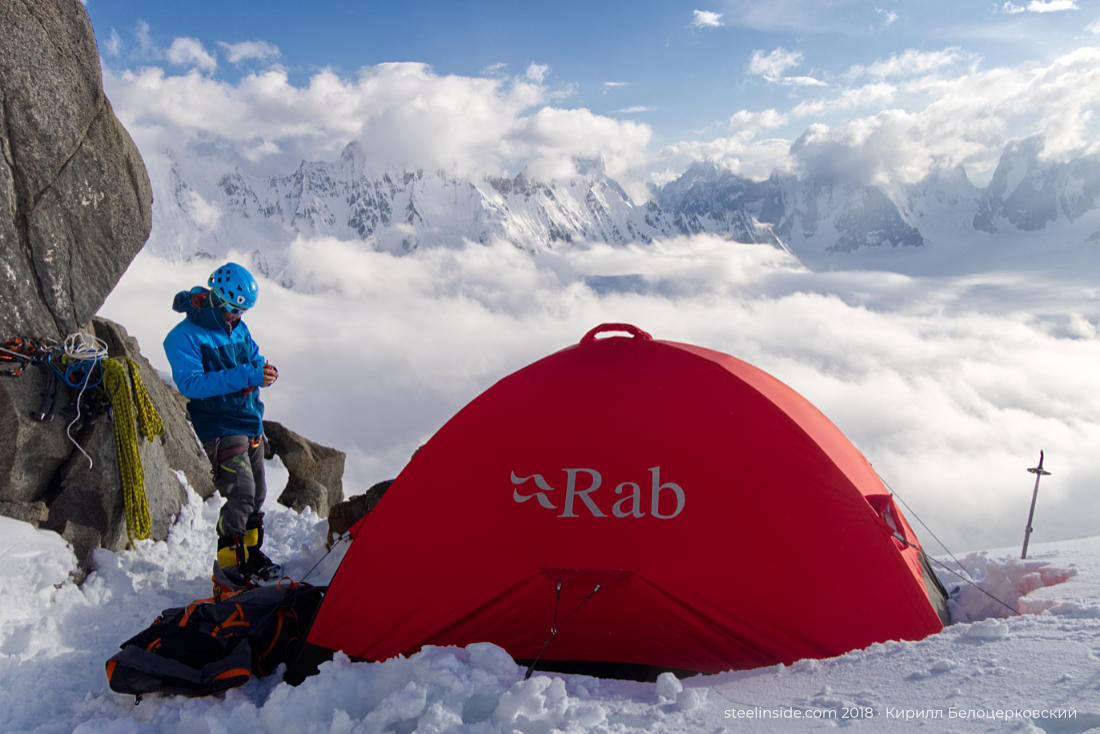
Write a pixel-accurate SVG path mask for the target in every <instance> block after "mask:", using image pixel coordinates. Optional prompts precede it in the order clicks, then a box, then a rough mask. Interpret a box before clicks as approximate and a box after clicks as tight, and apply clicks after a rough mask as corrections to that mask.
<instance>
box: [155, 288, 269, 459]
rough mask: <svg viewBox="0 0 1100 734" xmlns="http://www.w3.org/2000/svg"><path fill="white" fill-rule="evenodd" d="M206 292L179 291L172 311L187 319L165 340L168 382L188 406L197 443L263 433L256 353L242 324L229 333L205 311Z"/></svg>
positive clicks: (213, 312)
mask: <svg viewBox="0 0 1100 734" xmlns="http://www.w3.org/2000/svg"><path fill="white" fill-rule="evenodd" d="M208 293H209V291H207V290H206V289H205V288H199V287H196V288H192V289H191V290H190V291H180V292H179V293H177V294H176V297H175V299H174V300H173V301H172V310H173V311H179V312H181V313H184V314H186V318H185V319H184V320H183V321H181V322H179V323H178V324H176V326H175V327H174V328H173V329H172V330H171V331H170V332H168V336H167V337H165V339H164V353H165V354H166V355H167V356H168V362H169V364H171V365H172V379H173V380H174V381H175V383H176V387H177V388H178V389H179V391H180V392H181V393H182V394H183V395H184V396H185V397H187V398H190V401H189V402H188V403H187V412H188V413H189V414H190V415H191V424H192V425H193V426H194V428H195V433H196V434H198V437H199V440H201V441H204V442H205V441H209V440H210V439H212V438H220V437H222V436H234V435H245V436H259V435H261V434H262V433H263V430H264V428H263V417H264V404H263V403H262V402H260V391H259V390H257V389H256V388H258V387H259V386H260V385H262V384H263V381H264V370H263V368H264V364H265V362H266V360H265V359H264V358H263V357H262V356H260V350H259V347H257V346H256V342H254V341H252V335H251V334H250V333H249V331H248V327H247V326H245V325H244V322H243V321H240V322H238V323H237V325H236V327H234V328H233V329H232V330H230V328H229V326H228V325H227V324H226V323H225V322H224V321H223V320H222V315H221V310H220V309H217V308H211V307H209V306H208V305H207V295H208Z"/></svg>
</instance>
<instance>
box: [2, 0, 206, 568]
mask: <svg viewBox="0 0 1100 734" xmlns="http://www.w3.org/2000/svg"><path fill="white" fill-rule="evenodd" d="M0 18H3V30H2V32H0V340H3V339H8V338H11V337H16V336H22V337H27V336H30V337H35V338H45V339H47V340H54V341H56V342H57V343H60V342H61V340H62V339H63V337H65V336H66V335H68V334H70V333H74V332H77V331H85V332H89V331H90V330H91V329H92V328H94V330H95V332H96V334H97V335H98V336H99V337H100V338H101V339H103V340H104V341H105V342H106V343H107V344H108V345H109V356H110V357H122V356H128V357H130V358H132V359H134V360H135V361H136V362H137V363H138V364H139V371H140V374H141V379H142V382H143V383H144V385H145V387H146V389H147V391H148V392H149V394H150V397H151V399H152V401H153V403H154V405H155V406H156V408H157V409H158V411H159V412H160V414H161V416H162V418H163V420H164V422H165V424H166V427H167V432H166V434H165V435H163V436H161V437H159V438H157V439H154V440H152V441H139V451H140V454H141V460H142V465H143V467H144V473H145V491H146V496H147V498H148V505H149V511H150V516H151V524H152V535H153V537H154V538H158V539H162V538H165V537H166V536H167V533H168V528H169V526H170V525H171V523H172V521H173V520H174V518H175V517H176V514H177V513H178V511H179V507H180V504H181V503H182V502H183V501H185V499H186V496H185V489H184V484H183V482H182V481H181V476H180V475H177V471H179V472H181V473H182V476H183V477H185V478H186V480H187V482H188V483H190V484H191V486H193V487H194V488H195V489H196V490H197V491H198V492H199V494H201V495H203V496H209V495H210V494H211V493H212V492H213V484H212V482H211V480H210V476H209V468H208V466H207V464H206V461H205V459H204V457H203V455H202V453H201V450H200V449H199V446H198V444H197V441H196V440H195V438H194V434H193V432H192V431H191V428H190V426H189V425H188V423H187V420H186V416H185V413H184V410H183V406H182V404H181V402H180V399H179V396H178V395H176V394H175V392H174V391H173V390H171V389H170V388H169V387H168V386H167V385H166V384H164V382H163V381H162V380H161V379H160V377H159V376H158V375H157V374H156V372H155V371H154V370H153V368H152V367H151V366H150V365H149V363H148V362H147V361H145V359H144V358H142V356H141V354H140V351H139V350H138V346H137V343H136V342H135V341H134V340H133V339H131V338H130V337H129V336H128V335H127V334H126V332H125V330H124V329H122V327H120V326H118V325H117V324H112V323H110V322H108V321H103V320H99V319H96V320H95V321H94V323H93V322H92V321H91V320H92V317H93V316H94V314H95V312H96V311H97V310H98V309H99V307H100V306H101V305H102V303H103V300H104V299H105V298H106V297H107V294H108V293H110V292H111V289H112V288H114V286H115V284H116V283H117V282H118V279H119V277H120V276H121V275H122V273H123V272H124V271H125V270H126V267H127V266H128V265H129V263H130V261H131V260H132V259H133V257H134V255H136V254H137V252H138V251H139V250H140V249H141V247H142V246H143V245H144V243H145V240H146V238H147V237H148V236H149V230H150V226H151V217H150V213H151V210H152V193H151V190H150V188H149V178H148V175H147V174H146V171H145V166H144V164H143V163H142V161H141V157H140V155H139V154H138V151H137V149H136V147H135V146H134V143H133V141H132V140H131V139H130V136H129V135H128V134H127V132H126V131H125V130H124V129H123V127H122V125H121V123H120V122H119V121H118V119H117V118H116V117H115V115H114V112H113V111H112V110H111V105H110V103H109V102H108V101H107V98H106V97H105V96H104V94H103V87H102V80H101V78H100V67H99V56H98V53H97V50H96V42H95V37H94V36H93V34H92V27H91V23H90V22H89V20H88V15H87V13H86V12H85V11H84V7H83V5H81V4H80V3H78V2H75V1H73V0H0ZM39 356H40V355H39ZM50 369H51V368H50V367H49V366H47V365H46V364H45V363H43V362H42V361H41V359H39V361H38V362H37V363H34V364H31V365H29V366H27V368H26V369H25V370H24V371H23V374H22V375H21V376H4V377H0V425H2V426H3V428H2V429H0V430H2V435H3V440H0V513H3V514H5V515H9V516H12V517H17V518H19V519H21V520H24V521H26V522H31V523H34V524H36V525H41V526H43V527H48V528H53V529H55V530H57V531H58V532H59V533H61V534H62V535H63V536H64V537H65V538H66V539H68V540H69V541H70V542H71V543H72V544H73V546H74V550H75V551H76V553H77V557H78V559H79V560H80V561H81V564H82V566H83V567H84V568H85V569H87V568H88V564H89V560H90V557H91V552H92V551H93V550H94V549H95V548H97V547H101V546H102V547H106V548H110V549H115V550H117V549H120V548H122V547H123V546H124V545H125V544H126V543H127V541H128V535H127V532H126V524H125V512H124V509H123V498H122V490H121V482H120V479H119V469H118V458H117V450H116V445H115V437H114V426H113V424H112V420H111V417H110V415H109V413H108V411H107V409H106V406H107V402H106V398H105V397H104V394H103V391H102V390H100V389H94V388H93V389H87V390H84V391H80V390H75V389H72V388H69V387H66V386H64V385H62V386H61V387H60V388H59V389H58V390H57V391H56V394H57V396H58V401H57V410H56V411H52V410H43V407H44V405H45V403H44V399H43V398H44V396H47V395H49V394H50V393H51V391H50V390H48V389H47V388H48V385H49V384H50V378H49V376H50V375H51V371H50ZM5 371H8V370H5ZM42 413H46V414H47V415H37V416H36V414H42ZM48 415H52V419H51V420H38V419H36V417H41V418H46V417H48ZM85 454H87V456H85Z"/></svg>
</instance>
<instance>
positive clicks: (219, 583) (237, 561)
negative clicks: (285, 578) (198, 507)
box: [212, 535, 256, 599]
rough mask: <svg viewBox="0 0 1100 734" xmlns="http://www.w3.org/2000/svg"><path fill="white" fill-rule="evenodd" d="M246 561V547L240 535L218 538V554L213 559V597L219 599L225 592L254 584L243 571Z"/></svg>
mask: <svg viewBox="0 0 1100 734" xmlns="http://www.w3.org/2000/svg"><path fill="white" fill-rule="evenodd" d="M247 563H248V548H247V547H246V546H245V545H244V543H243V542H242V541H241V536H239V535H231V536H229V537H219V538H218V555H217V558H216V559H215V561H214V576H213V579H212V580H213V582H214V598H215V599H220V598H221V596H222V594H224V593H226V592H233V591H240V590H241V589H247V588H250V587H253V586H256V583H255V582H254V581H252V579H251V578H249V576H248V574H247V573H246V572H245V570H244V569H245V566H246V565H247Z"/></svg>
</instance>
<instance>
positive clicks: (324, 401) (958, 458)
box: [102, 236, 1100, 551]
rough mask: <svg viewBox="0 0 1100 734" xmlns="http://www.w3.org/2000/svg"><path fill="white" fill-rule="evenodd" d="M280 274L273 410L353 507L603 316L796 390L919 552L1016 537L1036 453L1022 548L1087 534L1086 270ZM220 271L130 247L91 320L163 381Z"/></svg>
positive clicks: (313, 254)
mask: <svg viewBox="0 0 1100 734" xmlns="http://www.w3.org/2000/svg"><path fill="white" fill-rule="evenodd" d="M234 256H235V257H237V259H238V260H239V261H240V262H242V263H245V264H248V263H249V257H250V256H249V255H248V254H245V253H238V254H236V255H234ZM285 258H286V271H285V272H286V273H287V275H289V276H291V277H292V279H293V288H288V287H285V286H284V285H281V284H279V283H276V282H273V281H269V280H266V279H264V280H261V286H260V287H261V291H260V293H261V295H260V300H259V303H258V305H257V307H256V308H255V309H254V311H253V312H252V313H250V314H249V315H248V317H247V321H248V323H249V326H250V328H251V330H252V333H253V335H254V336H255V338H256V340H257V341H258V342H259V344H260V346H261V351H262V352H263V353H264V354H265V356H267V357H268V359H269V360H270V361H271V362H272V363H274V364H276V365H277V366H278V368H279V370H280V375H281V377H280V380H279V382H278V383H277V384H276V385H275V386H274V387H272V388H270V389H268V390H266V391H265V395H264V400H265V403H266V405H267V409H268V417H269V418H271V419H274V420H278V421H280V422H282V423H284V424H286V425H288V426H289V427H291V428H293V429H294V430H296V431H298V432H300V433H303V434H305V435H307V436H309V437H310V438H312V439H314V440H316V441H319V442H321V443H324V444H327V445H331V446H335V447H337V448H339V449H341V450H344V451H346V452H347V453H348V463H347V473H346V475H345V493H346V494H348V495H351V494H355V493H358V492H362V491H364V490H365V489H366V488H367V487H368V486H370V484H372V483H374V482H376V481H379V480H381V479H386V478H389V477H392V476H395V475H396V474H397V472H399V471H400V469H401V468H402V466H404V464H405V463H406V462H407V460H408V458H409V456H410V455H411V454H412V452H413V451H414V450H415V449H416V448H417V447H418V446H419V445H420V444H421V443H423V442H424V441H425V440H426V439H427V438H429V437H430V436H431V435H432V433H433V432H434V431H435V430H437V429H438V428H439V427H440V426H441V425H442V424H443V423H444V422H445V421H446V420H448V419H449V418H450V417H451V416H452V415H453V414H454V413H455V412H456V411H458V410H459V409H460V408H461V407H462V406H464V405H465V404H466V403H467V402H469V401H470V400H472V399H473V398H474V397H476V396H477V395H478V394H480V393H481V392H482V391H483V390H485V389H486V388H488V387H489V386H490V385H492V384H493V383H494V382H496V381H497V380H498V379H500V378H502V377H504V376H505V375H507V374H509V373H511V372H513V371H515V370H517V369H520V368H521V367H523V366H525V365H527V364H529V363H531V362H533V361H535V360H537V359H539V358H541V357H543V356H545V355H547V354H550V353H552V352H554V351H556V350H558V349H561V348H564V347H567V346H569V345H572V344H574V343H576V342H577V341H578V340H579V339H580V338H581V336H583V335H584V334H585V332H587V331H588V330H589V329H591V328H592V327H593V326H596V325H597V324H600V323H602V322H629V323H633V324H636V325H637V326H639V327H641V328H643V329H645V330H647V331H649V332H650V333H652V334H653V335H654V337H655V338H658V339H666V340H671V341H682V342H688V343H692V344H698V345H701V346H704V347H708V348H711V349H716V350H719V351H723V352H726V353H729V354H732V355H734V356H736V357H739V358H741V359H744V360H746V361H748V362H750V363H752V364H754V365H756V366H758V367H760V368H762V369H764V370H766V371H768V372H770V373H771V374H773V375H775V376H776V377H778V378H779V379H781V380H783V381H784V382H786V383H787V384H788V385H790V386H791V387H793V388H794V389H795V390H797V391H798V392H799V393H801V394H802V395H804V396H805V397H806V398H807V399H809V400H810V401H811V402H812V403H814V404H815V405H816V406H817V407H818V408H819V409H821V410H822V412H824V413H825V415H827V416H828V417H829V418H830V419H832V420H833V422H835V423H836V424H837V425H838V426H839V427H840V428H841V430H843V431H844V432H845V433H846V434H847V435H848V437H849V438H850V439H851V440H852V441H853V442H854V443H855V445H856V446H857V447H858V448H859V449H860V450H861V451H862V452H863V453H864V455H865V456H866V457H867V458H868V459H869V460H870V461H871V463H872V464H873V465H874V467H875V468H876V470H877V471H878V472H879V474H880V475H881V476H882V478H883V479H884V480H885V481H886V482H887V483H888V485H889V486H890V487H891V488H892V489H893V490H895V491H896V492H897V493H898V495H899V496H900V497H901V499H902V500H903V501H904V502H905V503H906V504H907V505H908V506H909V507H910V508H911V509H910V512H911V515H910V520H911V521H912V522H913V523H914V525H916V529H917V532H918V534H920V535H921V536H922V537H923V538H924V539H925V540H926V541H928V542H929V543H930V545H933V546H935V544H934V543H933V542H932V540H931V538H930V537H929V535H930V531H929V529H930V530H931V531H932V532H934V533H935V534H936V535H937V536H939V537H940V538H941V539H942V540H943V541H944V542H945V543H946V544H947V546H948V547H949V548H950V549H951V550H953V551H965V550H973V549H979V548H987V547H1000V546H1007V545H1013V544H1016V543H1018V542H1019V541H1020V540H1021V539H1022V535H1023V529H1024V525H1025V520H1026V517H1027V511H1028V504H1029V502H1030V499H1031V494H1032V483H1033V479H1034V477H1033V475H1032V474H1029V473H1027V472H1026V469H1027V468H1028V467H1031V466H1034V465H1035V464H1036V462H1037V461H1038V458H1039V452H1040V450H1043V451H1045V452H1046V467H1047V468H1048V469H1049V470H1051V471H1052V472H1053V474H1052V475H1051V476H1049V477H1046V478H1044V480H1043V483H1042V487H1041V491H1040V498H1039V505H1038V510H1037V513H1036V519H1035V523H1034V525H1035V527H1036V531H1035V532H1036V536H1035V537H1036V539H1041V540H1054V539H1060V538H1069V537H1077V536H1081V535H1086V534H1089V533H1094V532H1095V526H1094V521H1095V518H1094V517H1092V516H1091V515H1090V514H1089V513H1088V512H1086V511H1085V510H1086V509H1088V508H1094V507H1095V506H1096V503H1095V494H1096V491H1097V489H1098V488H1097V477H1100V371H1098V370H1097V369H1096V367H1097V365H1098V364H1100V341H1098V339H1097V323H1098V322H1100V307H1098V305H1097V299H1096V295H1097V294H1096V289H1095V288H1094V287H1093V286H1092V284H1091V283H1089V282H1088V279H1087V277H1086V276H1085V275H1083V274H1078V273H1083V272H1086V271H1080V270H1076V271H1071V272H1062V273H1049V272H1048V273H1043V274H1040V275H1036V274H1034V273H1029V272H1027V270H1026V266H1024V265H1021V266H1019V267H1016V268H1013V267H1011V263H1007V264H1004V265H1005V267H1003V268H1001V269H991V270H989V272H986V273H982V274H969V275H921V276H912V275H902V274H898V273H889V272H884V271H877V270H858V269H853V270H844V271H827V272H814V271H813V270H810V269H809V268H807V267H806V266H804V265H803V264H802V263H801V262H800V261H799V260H797V259H796V258H795V257H794V256H792V255H790V254H787V253H785V252H782V251H780V250H777V249H775V248H772V247H769V246H764V245H741V244H735V243H731V242H729V241H726V240H723V239H721V238H718V237H711V236H697V237H686V238H679V239H674V240H668V241H661V242H654V243H652V244H649V245H637V246H629V247H611V246H606V245H579V246H575V247H573V248H571V249H568V250H566V251H563V252H558V253H543V254H540V255H535V256H532V255H531V254H529V253H525V252H522V251H520V250H518V249H517V248H515V247H513V246H512V245H510V244H508V243H504V242H497V243H492V244H489V245H480V244H474V243H469V244H467V245H465V246H464V247H461V248H445V247H438V248H427V249H422V250H418V251H415V252H413V253H411V254H409V255H407V256H403V257H398V256H394V255H390V254H386V253H380V252H377V251H373V250H371V249H370V248H369V246H368V245H367V244H365V243H363V242H343V241H337V240H333V239H306V238H299V239H298V240H296V241H295V242H294V243H293V244H292V246H291V247H290V248H289V250H288V251H287V253H286V255H285ZM979 259H980V258H979ZM215 265H216V263H212V262H211V261H207V260H202V259H195V260H191V261H187V262H167V261H163V260H159V259H157V258H155V257H152V256H150V255H146V254H144V253H143V254H141V255H139V256H138V258H137V259H136V260H135V261H134V263H133V264H132V265H131V267H130V269H129V270H128V271H127V273H126V274H125V275H124V277H123V279H122V281H121V282H120V283H119V285H118V287H117V288H116V289H115V291H114V292H113V294H112V295H111V296H110V298H109V299H108V301H107V303H106V304H105V306H104V308H103V309H102V313H103V315H105V316H107V317H108V318H111V319H114V320H117V321H119V322H121V323H123V324H124V325H125V326H126V327H127V328H128V329H129V330H130V331H131V333H133V334H134V335H135V336H136V337H137V338H138V340H139V342H140V343H141V345H142V348H143V351H144V353H145V354H146V356H147V357H148V358H149V359H150V360H151V361H152V362H153V363H154V365H155V366H157V367H158V369H161V370H165V371H166V370H167V361H166V359H165V357H164V354H163V351H162V349H161V347H160V342H161V340H162V339H163V336H164V334H165V333H166V332H167V331H168V330H169V329H170V328H171V326H172V325H173V324H174V323H175V322H176V321H177V320H178V318H179V314H176V313H173V312H172V311H171V309H170V303H171V299H172V295H173V294H174V293H175V292H176V291H177V290H182V289H185V288H189V287H190V286H192V285H195V284H200V283H204V282H205V280H206V276H207V275H208V274H209V272H210V271H211V270H212V269H213V267H214V266H215ZM517 408H519V409H522V406H517ZM591 419H593V420H598V419H599V417H598V415H594V416H592V418H591ZM682 428H683V429H690V426H685V427H682ZM676 430H681V428H679V427H678V428H677V429H676ZM748 460H751V457H748ZM274 490H275V491H277V490H278V488H274ZM914 516H915V517H914ZM917 518H919V520H922V521H923V522H924V523H926V524H927V525H928V528H929V529H926V528H924V527H922V526H921V524H920V523H919V521H918V519H917Z"/></svg>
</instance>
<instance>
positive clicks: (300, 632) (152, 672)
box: [106, 582, 327, 703]
mask: <svg viewBox="0 0 1100 734" xmlns="http://www.w3.org/2000/svg"><path fill="white" fill-rule="evenodd" d="M326 588H327V587H324V586H311V585H310V584H306V583H293V582H291V583H289V584H287V583H280V584H277V585H274V586H260V587H257V588H252V589H245V590H242V591H238V592H232V593H228V594H223V595H222V597H221V600H220V601H215V600H214V599H212V598H211V599H199V600H198V601H195V602H192V603H191V604H189V605H188V606H186V607H176V608H173V609H165V610H164V611H163V612H161V614H160V616H158V617H157V618H156V619H155V620H154V621H153V623H152V624H151V625H150V626H149V627H148V628H146V629H145V630H143V631H142V632H139V633H138V634H136V635H134V636H133V637H131V638H130V639H128V640H126V641H125V642H123V643H122V644H121V645H120V646H119V647H121V648H122V650H121V651H120V652H118V653H116V654H115V655H114V656H113V657H111V659H110V660H108V661H107V665H106V668H107V671H106V672H107V684H108V685H109V686H110V688H111V690H113V691H115V692H116V693H129V694H133V695H135V696H137V701H136V702H135V703H140V702H141V697H142V696H143V695H144V694H146V693H169V694H179V695H184V696H206V695H210V694H212V693H219V692H221V691H225V690H227V689H229V688H234V687H236V686H241V685H244V684H245V683H247V682H248V681H249V680H250V679H251V678H252V676H253V675H256V676H258V677H263V676H267V675H270V674H271V673H272V672H274V670H275V668H276V667H278V665H279V664H280V663H284V662H293V661H294V660H295V659H296V658H297V656H298V654H299V652H300V651H301V649H302V646H303V644H304V643H305V638H306V634H307V633H308V631H309V625H310V624H311V623H312V621H313V617H314V615H315V614H316V611H317V609H318V607H319V606H320V604H321V599H322V598H323V596H324V593H325V590H326Z"/></svg>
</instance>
